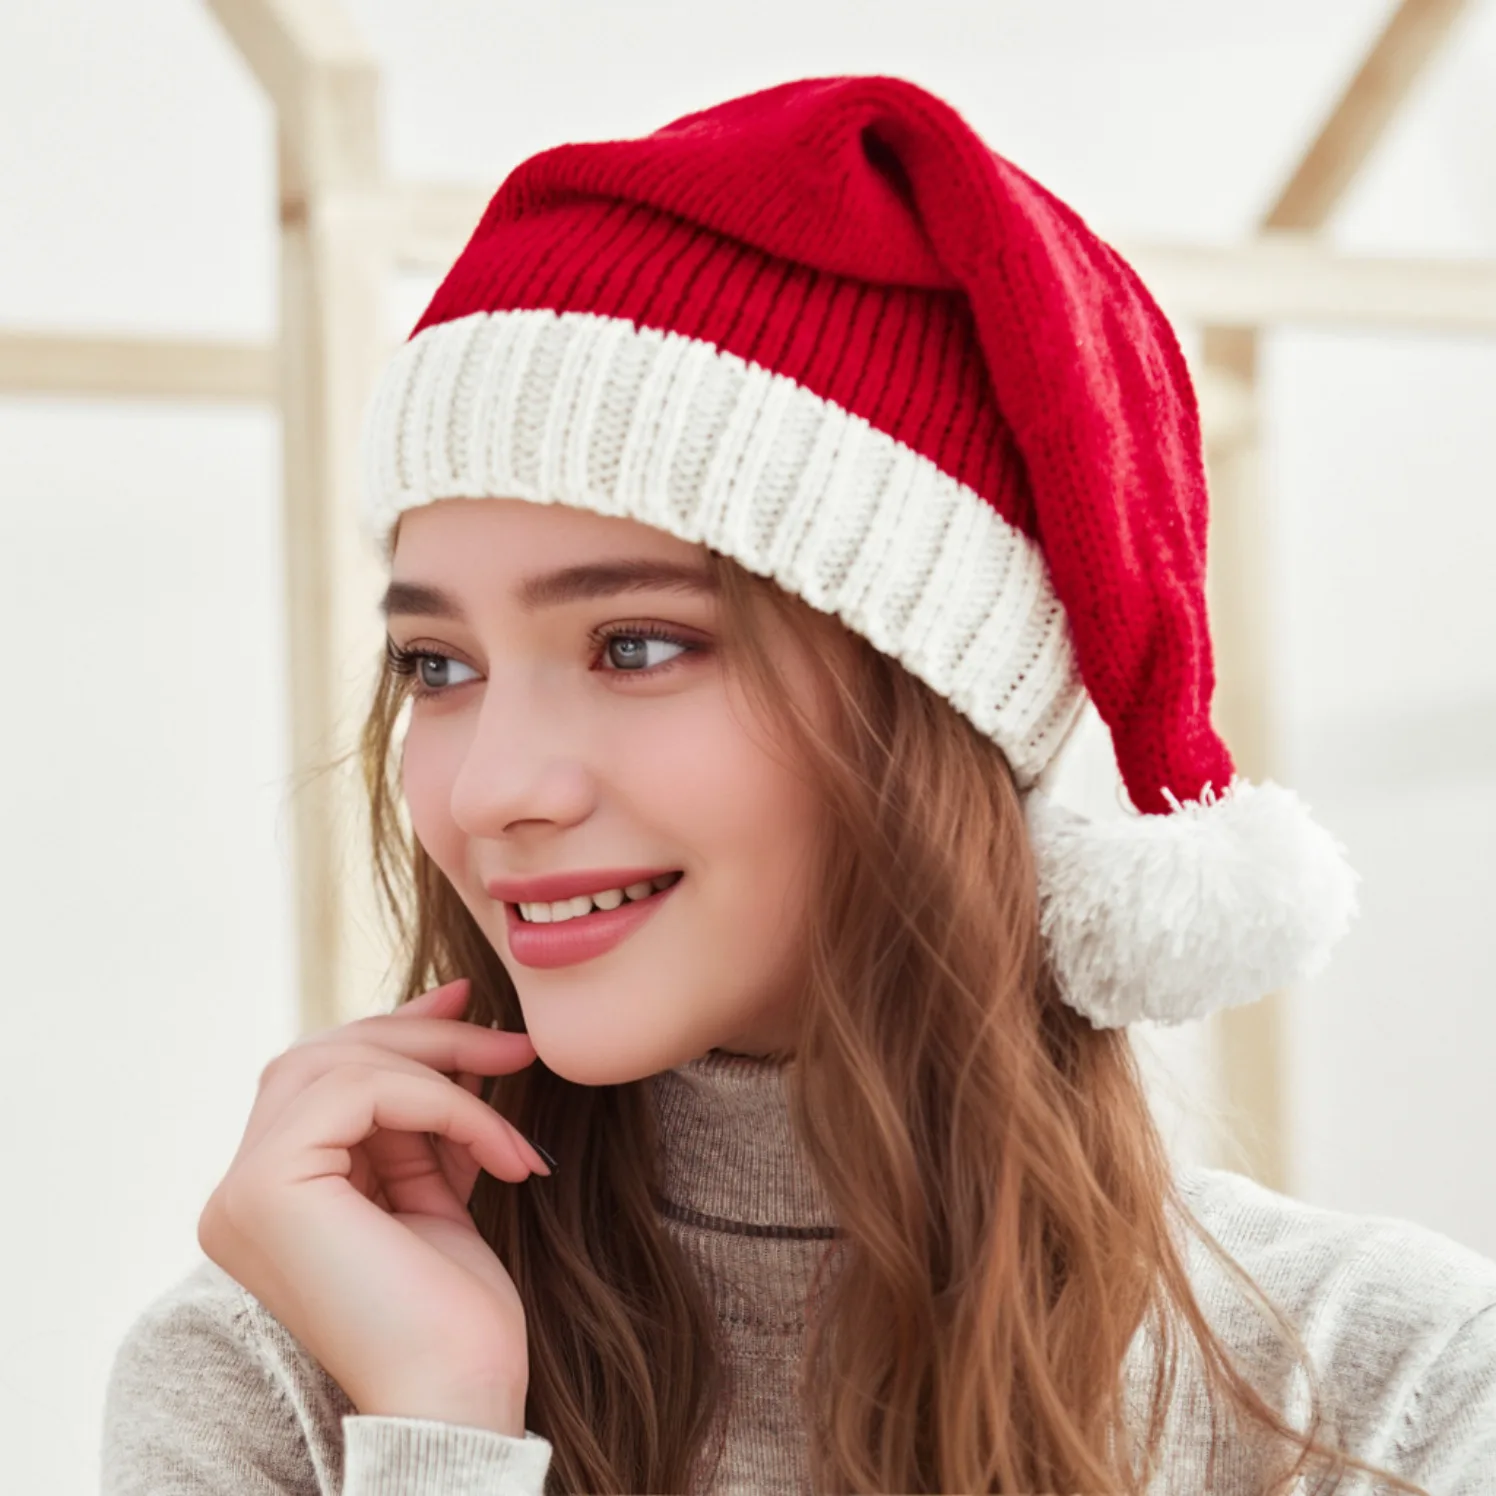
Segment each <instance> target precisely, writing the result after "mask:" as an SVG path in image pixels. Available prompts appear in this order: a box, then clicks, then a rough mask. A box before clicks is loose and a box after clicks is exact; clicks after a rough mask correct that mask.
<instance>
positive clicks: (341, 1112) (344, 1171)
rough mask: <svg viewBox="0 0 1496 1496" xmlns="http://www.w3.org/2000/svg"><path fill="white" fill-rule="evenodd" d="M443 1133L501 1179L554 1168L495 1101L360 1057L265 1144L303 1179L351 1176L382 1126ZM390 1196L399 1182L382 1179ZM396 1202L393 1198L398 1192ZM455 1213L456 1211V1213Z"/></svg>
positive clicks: (279, 1163) (293, 1108)
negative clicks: (360, 1150) (356, 1156)
mask: <svg viewBox="0 0 1496 1496" xmlns="http://www.w3.org/2000/svg"><path fill="white" fill-rule="evenodd" d="M381 1128H382V1129H386V1130H388V1131H389V1132H394V1133H414V1134H416V1135H417V1139H416V1140H417V1142H419V1143H421V1144H423V1145H424V1146H426V1147H428V1148H429V1146H430V1144H429V1143H428V1142H427V1140H426V1139H425V1138H424V1137H421V1136H420V1135H421V1134H424V1133H437V1134H439V1135H440V1136H441V1137H443V1138H446V1139H449V1140H450V1141H451V1142H453V1143H456V1144H459V1145H461V1146H462V1147H464V1148H467V1149H470V1150H471V1151H472V1153H473V1155H474V1157H475V1158H476V1159H477V1160H478V1162H479V1163H480V1164H481V1165H482V1167H483V1168H485V1169H487V1170H488V1172H489V1173H490V1174H493V1175H494V1176H495V1177H496V1178H499V1179H506V1180H508V1181H510V1182H511V1183H515V1184H517V1183H519V1182H520V1181H521V1180H523V1179H525V1178H527V1177H528V1176H529V1175H530V1174H532V1173H535V1174H546V1173H549V1169H548V1168H547V1166H546V1163H545V1160H544V1159H542V1158H541V1157H540V1155H539V1154H537V1153H536V1152H535V1150H534V1149H533V1148H532V1147H531V1146H530V1145H529V1143H528V1142H527V1140H526V1139H525V1138H524V1136H523V1135H522V1134H521V1133H520V1132H519V1131H518V1129H517V1128H515V1127H514V1126H513V1125H512V1124H511V1123H509V1122H508V1121H506V1120H505V1119H504V1118H503V1117H501V1116H500V1115H499V1114H498V1113H497V1112H496V1111H494V1110H493V1108H492V1107H490V1106H487V1105H485V1103H483V1102H482V1101H479V1100H478V1099H477V1097H475V1096H471V1095H469V1094H468V1093H467V1092H466V1091H464V1090H463V1089H462V1087H461V1086H456V1085H453V1084H452V1082H451V1081H449V1080H447V1079H446V1078H445V1077H444V1076H440V1075H434V1074H432V1073H431V1072H430V1071H423V1072H422V1073H419V1074H412V1073H409V1072H406V1071H403V1070H393V1069H389V1068H385V1067H381V1066H375V1065H371V1064H365V1063H356V1064H349V1065H344V1066H340V1067H339V1068H338V1069H337V1070H336V1071H332V1072H329V1073H328V1074H326V1075H323V1076H321V1077H319V1078H318V1079H317V1080H316V1081H314V1082H313V1083H312V1084H311V1085H310V1086H309V1087H308V1088H307V1089H306V1090H305V1091H303V1092H302V1093H301V1095H300V1096H298V1097H297V1098H296V1099H295V1101H293V1102H292V1103H291V1105H290V1106H289V1107H287V1108H286V1110H285V1112H284V1113H283V1114H282V1116H281V1118H280V1119H279V1121H278V1122H277V1124H276V1126H275V1127H274V1128H273V1129H272V1130H271V1132H270V1133H269V1134H267V1136H266V1138H265V1140H264V1144H263V1147H262V1149H261V1150H260V1151H261V1152H262V1153H263V1155H264V1156H265V1163H266V1166H267V1167H270V1168H272V1169H275V1170H277V1171H278V1172H280V1173H281V1177H282V1178H284V1177H286V1172H284V1171H289V1173H290V1175H291V1177H294V1178H296V1179H297V1180H300V1181H305V1180H307V1179H311V1178H319V1177H329V1176H333V1175H337V1176H341V1177H343V1178H345V1179H346V1178H347V1177H348V1175H349V1173H350V1171H351V1169H352V1150H353V1149H355V1148H357V1147H358V1146H359V1145H360V1144H361V1143H363V1142H364V1141H365V1140H366V1139H367V1138H369V1137H370V1136H371V1135H372V1134H373V1133H374V1132H375V1131H376V1130H378V1129H381ZM381 1184H382V1185H383V1187H384V1190H385V1193H386V1195H389V1194H390V1189H391V1183H390V1181H389V1180H387V1179H384V1180H381ZM392 1203H393V1197H392ZM454 1218H455V1217H454Z"/></svg>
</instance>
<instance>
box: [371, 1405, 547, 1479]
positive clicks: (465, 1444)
mask: <svg viewBox="0 0 1496 1496" xmlns="http://www.w3.org/2000/svg"><path fill="white" fill-rule="evenodd" d="M343 1439H344V1446H343V1447H344V1460H345V1469H344V1475H343V1491H342V1496H541V1493H542V1492H543V1491H544V1490H545V1474H546V1470H547V1468H548V1467H549V1465H550V1461H551V1446H550V1442H549V1440H546V1439H542V1438H541V1437H540V1435H539V1434H534V1433H526V1435H525V1437H524V1438H523V1439H512V1438H510V1437H509V1436H508V1435H507V1434H497V1433H492V1432H490V1431H489V1430H487V1429H478V1428H464V1427H462V1426H460V1425H458V1424H452V1423H438V1422H435V1421H433V1420H430V1419H425V1418H385V1417H372V1416H367V1415H364V1414H350V1415H349V1416H347V1417H345V1418H344V1419H343Z"/></svg>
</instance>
